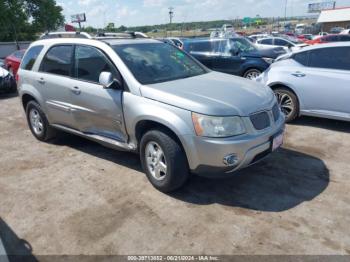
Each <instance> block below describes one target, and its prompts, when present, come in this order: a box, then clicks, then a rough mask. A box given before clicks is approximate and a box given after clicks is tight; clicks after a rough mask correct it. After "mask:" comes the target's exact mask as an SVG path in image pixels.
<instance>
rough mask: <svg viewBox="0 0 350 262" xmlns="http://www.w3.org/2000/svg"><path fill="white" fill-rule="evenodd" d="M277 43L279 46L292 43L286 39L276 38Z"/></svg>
mask: <svg viewBox="0 0 350 262" xmlns="http://www.w3.org/2000/svg"><path fill="white" fill-rule="evenodd" d="M275 45H278V46H289V45H290V44H289V43H288V42H287V41H284V40H283V39H278V38H277V39H275Z"/></svg>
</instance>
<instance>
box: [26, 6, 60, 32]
mask: <svg viewBox="0 0 350 262" xmlns="http://www.w3.org/2000/svg"><path fill="white" fill-rule="evenodd" d="M25 2H26V7H27V12H28V14H29V15H30V16H31V17H32V18H33V23H32V25H33V26H34V27H35V28H36V29H37V30H39V31H52V30H56V29H57V28H58V27H59V26H62V25H63V24H64V16H63V15H62V7H60V6H58V5H57V4H56V1H55V0H26V1H25Z"/></svg>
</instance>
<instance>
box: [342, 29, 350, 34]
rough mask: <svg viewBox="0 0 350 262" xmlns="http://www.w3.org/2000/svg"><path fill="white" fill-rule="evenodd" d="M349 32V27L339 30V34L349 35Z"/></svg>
mask: <svg viewBox="0 0 350 262" xmlns="http://www.w3.org/2000/svg"><path fill="white" fill-rule="evenodd" d="M349 34H350V29H345V30H343V31H341V32H340V35H349Z"/></svg>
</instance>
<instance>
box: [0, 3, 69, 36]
mask: <svg viewBox="0 0 350 262" xmlns="http://www.w3.org/2000/svg"><path fill="white" fill-rule="evenodd" d="M63 24H64V16H63V14H62V7H60V6H58V5H57V4H56V1H55V0H0V41H16V42H17V41H22V40H27V41H30V40H35V39H36V38H37V34H38V33H41V32H46V31H53V30H56V29H57V28H58V27H60V26H62V25H63Z"/></svg>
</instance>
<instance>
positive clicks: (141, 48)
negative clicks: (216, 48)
mask: <svg viewBox="0 0 350 262" xmlns="http://www.w3.org/2000/svg"><path fill="white" fill-rule="evenodd" d="M113 49H114V51H115V52H116V53H117V54H118V55H119V57H120V58H121V59H122V60H123V62H124V63H125V64H126V66H127V67H128V68H129V70H130V71H131V72H132V73H133V75H134V77H135V78H136V79H137V80H138V81H139V82H140V83H141V84H144V85H145V84H155V83H161V82H167V81H171V80H176V79H183V78H188V77H193V76H197V75H202V74H205V73H207V72H208V71H207V69H205V67H204V66H202V65H201V64H200V63H199V62H197V61H195V60H194V59H193V58H191V57H190V56H189V55H187V54H186V53H184V52H182V51H181V50H179V49H178V48H176V47H174V46H172V45H169V44H164V43H135V44H125V45H115V46H113Z"/></svg>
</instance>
